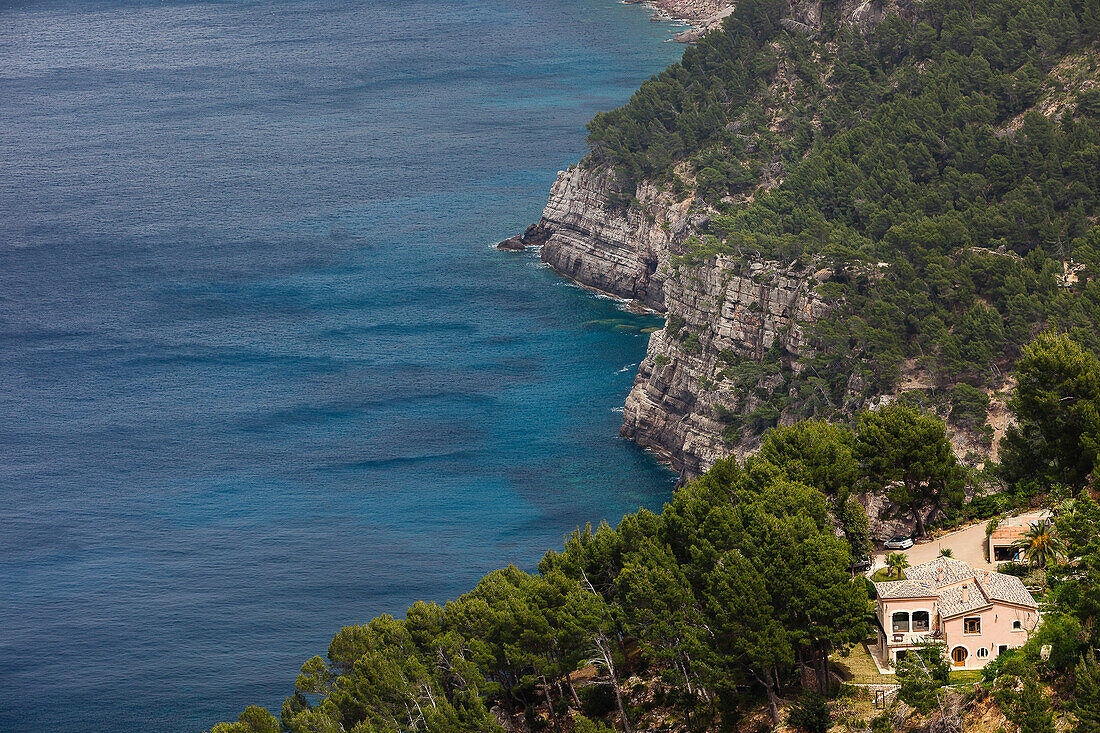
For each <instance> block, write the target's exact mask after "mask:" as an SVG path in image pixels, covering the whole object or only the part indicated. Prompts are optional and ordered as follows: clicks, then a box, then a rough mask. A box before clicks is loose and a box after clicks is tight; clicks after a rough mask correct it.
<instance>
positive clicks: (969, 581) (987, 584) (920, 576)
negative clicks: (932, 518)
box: [875, 557, 1039, 618]
mask: <svg viewBox="0 0 1100 733" xmlns="http://www.w3.org/2000/svg"><path fill="white" fill-rule="evenodd" d="M941 569H942V571H943V572H942V574H941V572H940V571H941ZM905 576H906V580H901V581H896V582H893V583H875V590H876V591H877V592H878V597H879V598H881V599H882V600H887V601H890V600H901V599H905V598H937V599H938V603H939V611H940V615H941V616H942V617H943V618H951V617H952V616H958V615H959V614H961V613H969V612H971V611H976V610H978V609H980V608H988V607H989V606H990V605H992V604H993V603H994V602H999V603H1011V604H1014V605H1017V606H1024V607H1025V608H1038V607H1039V604H1038V603H1036V602H1035V599H1034V598H1032V597H1031V594H1030V593H1028V591H1027V588H1025V587H1024V584H1023V581H1021V580H1020V579H1019V578H1017V577H1015V576H1012V575H1005V574H1003V573H994V572H990V571H988V570H977V571H975V570H974V569H973V568H971V567H970V566H969V565H967V564H966V563H965V562H963V561H962V560H955V559H954V558H950V557H938V558H936V559H935V560H933V561H932V562H926V563H922V564H920V565H914V566H913V567H911V568H908V569H906V571H905ZM948 586H951V587H948ZM964 589H965V590H964Z"/></svg>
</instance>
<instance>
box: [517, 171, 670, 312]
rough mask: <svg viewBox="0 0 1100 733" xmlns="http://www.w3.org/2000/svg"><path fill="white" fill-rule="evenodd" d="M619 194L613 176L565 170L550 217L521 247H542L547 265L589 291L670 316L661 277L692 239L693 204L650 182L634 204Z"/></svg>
mask: <svg viewBox="0 0 1100 733" xmlns="http://www.w3.org/2000/svg"><path fill="white" fill-rule="evenodd" d="M616 195H617V189H616V185H615V182H614V180H613V176H612V175H611V174H610V173H608V172H607V171H603V170H598V169H596V170H593V169H587V168H584V167H581V166H576V167H574V168H571V169H570V170H568V171H562V172H560V173H558V178H557V180H556V181H555V182H554V185H553V187H552V188H551V189H550V199H549V201H548V202H547V204H546V208H545V209H544V210H543V213H542V218H541V219H540V220H539V222H538V223H537V224H535V225H533V226H531V227H529V228H528V230H527V231H526V232H525V233H524V234H523V236H522V237H521V238H520V240H519V242H520V243H521V244H523V245H525V246H541V247H542V253H541V256H542V260H543V262H545V263H547V264H548V265H550V266H551V267H553V268H554V269H555V270H557V271H558V272H560V273H562V274H563V275H565V276H566V277H569V278H571V279H572V280H574V281H576V282H578V283H580V284H581V285H585V286H587V287H590V288H595V289H597V290H601V291H603V292H605V293H609V294H611V295H614V296H616V297H620V298H632V299H635V300H638V301H640V302H642V303H645V304H646V305H648V306H649V307H651V308H653V309H655V310H659V311H663V310H664V290H663V287H662V280H663V278H662V276H661V275H660V274H659V271H660V270H661V269H662V268H666V267H667V265H668V261H669V253H670V248H671V246H672V245H673V243H674V242H677V241H682V240H683V239H684V238H685V237H686V232H687V230H688V221H687V212H688V208H689V207H690V205H691V200H690V199H687V200H684V201H682V202H678V201H675V200H674V198H673V196H672V195H671V194H669V193H667V192H665V191H663V190H661V189H659V188H658V187H656V186H654V185H653V184H650V183H645V184H642V185H641V186H639V187H638V191H637V194H636V198H637V202H636V203H634V204H632V205H630V206H624V205H620V204H619V203H617V201H616Z"/></svg>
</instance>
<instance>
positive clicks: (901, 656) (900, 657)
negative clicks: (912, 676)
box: [894, 649, 905, 664]
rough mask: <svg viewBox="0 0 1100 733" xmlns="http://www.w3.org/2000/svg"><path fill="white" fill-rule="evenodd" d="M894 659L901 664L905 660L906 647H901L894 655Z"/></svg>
mask: <svg viewBox="0 0 1100 733" xmlns="http://www.w3.org/2000/svg"><path fill="white" fill-rule="evenodd" d="M894 661H895V662H897V663H898V664H901V663H902V662H903V661H905V650H904V649H899V650H898V653H897V654H895V655H894Z"/></svg>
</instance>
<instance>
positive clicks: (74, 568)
mask: <svg viewBox="0 0 1100 733" xmlns="http://www.w3.org/2000/svg"><path fill="white" fill-rule="evenodd" d="M668 31H669V28H668V27H667V26H664V25H661V24H654V23H650V22H649V20H648V18H647V16H646V14H645V12H644V11H642V10H640V9H638V8H636V7H630V6H624V5H619V4H617V3H615V2H613V1H612V0H478V1H476V2H474V1H472V0H437V1H436V2H424V1H421V0H386V1H385V2H382V1H377V2H361V3H353V2H343V1H341V0H308V1H304V2H290V1H288V0H279V1H278V2H262V3H259V2H257V3H252V2H246V3H238V2H210V3H186V2H125V3H110V4H107V3H95V2H84V3H77V2H66V3H56V2H35V3H30V2H28V3H7V4H4V5H0V621H2V623H0V689H2V690H3V695H0V730H4V731H8V730H11V731H82V732H84V731H91V730H94V731H129V730H134V729H141V730H157V731H196V730H199V729H202V728H205V727H208V726H209V725H210V724H212V723H213V722H215V721H217V720H220V719H226V718H235V716H236V714H237V712H239V711H240V710H241V709H242V708H243V707H244V706H245V705H247V704H250V703H258V704H262V705H267V706H271V707H272V708H274V709H277V708H278V706H279V704H280V703H281V701H282V698H283V696H284V695H285V694H286V693H287V692H288V691H290V690H291V688H292V686H293V680H294V677H295V674H296V672H297V668H298V666H299V665H300V664H301V663H302V662H303V661H304V660H305V659H306V658H308V657H309V656H311V655H312V654H314V653H318V652H321V653H323V652H324V650H325V649H326V648H327V644H328V640H329V639H330V638H331V635H332V633H333V632H334V631H335V630H336V629H337V628H338V627H339V626H341V625H343V624H347V623H352V622H357V621H363V620H366V619H369V618H370V617H372V616H374V615H377V614H380V613H387V612H388V613H395V614H400V613H402V612H403V610H404V608H405V607H406V606H407V605H408V604H409V603H410V602H411V601H412V600H414V599H417V598H425V599H432V600H437V601H443V600H446V599H448V598H451V597H454V596H455V595H457V594H459V593H460V592H462V591H464V590H466V589H468V588H469V587H471V586H472V585H473V584H474V583H475V582H476V580H477V578H478V577H479V576H480V575H481V574H482V573H484V572H485V571H487V570H489V569H491V568H494V567H497V566H501V565H503V564H506V563H508V562H515V563H517V564H519V565H521V566H524V567H529V568H530V567H533V565H534V564H535V563H536V562H537V560H538V558H539V557H540V556H541V555H542V553H543V552H544V551H545V550H546V549H547V548H549V547H551V546H560V544H561V536H562V534H563V533H564V532H566V531H567V530H569V529H570V528H572V527H574V526H576V525H577V524H578V523H583V522H585V521H589V520H592V521H597V520H599V519H601V518H607V519H610V520H613V521H614V520H616V519H618V518H619V517H620V516H621V515H622V514H623V513H624V512H627V511H631V510H633V509H635V508H637V507H638V506H639V505H642V506H649V507H656V506H659V505H660V503H661V502H662V500H663V499H664V498H666V497H667V496H668V493H669V491H670V489H671V486H672V477H671V475H670V474H669V473H668V472H666V471H665V470H663V469H662V468H661V467H659V466H657V465H656V464H655V463H654V462H653V461H652V460H651V459H649V458H648V457H647V456H646V455H644V454H643V453H642V452H641V451H639V450H638V449H636V448H635V447H634V446H633V445H631V444H628V443H626V442H624V441H621V440H620V439H619V438H617V437H616V432H617V428H618V425H619V422H620V415H619V414H617V413H616V412H615V411H614V408H616V407H617V406H619V405H620V404H621V402H622V399H623V396H624V394H625V392H626V391H627V389H628V388H629V385H630V383H631V380H632V378H633V365H634V364H636V363H637V362H638V361H639V359H640V358H641V356H642V354H643V352H644V348H645V339H646V337H645V336H644V334H641V333H639V329H640V328H642V327H645V326H649V325H653V320H652V319H647V318H644V317H636V316H631V315H629V314H626V313H624V312H623V311H622V310H621V309H620V308H619V307H618V305H617V304H616V303H614V302H612V301H609V300H605V299H598V298H595V297H594V296H592V295H590V294H588V293H585V292H583V291H581V290H579V289H577V288H574V287H572V286H569V285H567V284H566V283H565V282H564V281H562V280H561V279H559V278H557V277H556V276H554V275H553V274H552V273H550V272H548V271H547V270H545V269H542V268H540V267H539V266H538V263H537V260H536V259H535V258H533V257H531V256H529V255H512V254H504V253H499V252H496V251H494V250H491V249H489V247H488V245H489V244H491V243H493V242H495V241H496V240H499V239H502V238H504V237H506V236H508V235H511V234H513V233H515V232H516V231H519V230H520V229H522V227H523V226H525V225H526V224H527V223H529V222H530V221H533V220H534V219H535V218H537V216H538V213H539V211H540V209H541V207H542V205H543V203H544V201H545V195H546V191H547V190H548V187H549V185H550V183H551V182H552V180H553V178H554V174H555V172H556V171H557V170H558V169H559V168H562V167H564V166H566V165H568V164H569V163H570V162H571V161H572V160H575V159H576V158H577V157H579V156H580V155H581V154H582V153H583V150H584V147H583V125H584V123H585V122H586V120H587V119H588V118H590V117H591V115H592V114H593V113H594V112H595V111H597V110H598V109H604V108H608V107H611V106H614V105H615V104H618V103H620V102H622V101H623V100H625V99H626V98H627V97H628V96H629V94H630V92H631V91H632V90H633V89H634V88H635V87H636V86H637V84H638V83H639V81H641V80H642V79H643V78H644V77H646V76H648V75H649V74H651V73H653V72H654V71H656V70H658V69H659V68H661V67H663V66H665V65H666V64H667V63H669V62H670V61H671V60H673V58H674V57H675V56H676V55H677V54H678V53H679V52H680V51H681V49H680V48H678V47H676V46H675V45H674V44H668V43H663V41H664V39H665V38H667V35H668Z"/></svg>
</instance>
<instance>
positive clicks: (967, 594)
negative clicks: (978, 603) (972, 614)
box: [962, 585, 970, 603]
mask: <svg viewBox="0 0 1100 733" xmlns="http://www.w3.org/2000/svg"><path fill="white" fill-rule="evenodd" d="M962 593H963V603H966V602H967V601H969V600H970V586H969V585H964V586H963V587H962Z"/></svg>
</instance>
